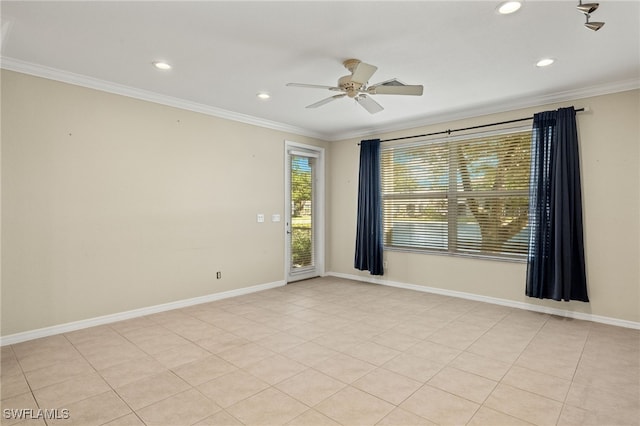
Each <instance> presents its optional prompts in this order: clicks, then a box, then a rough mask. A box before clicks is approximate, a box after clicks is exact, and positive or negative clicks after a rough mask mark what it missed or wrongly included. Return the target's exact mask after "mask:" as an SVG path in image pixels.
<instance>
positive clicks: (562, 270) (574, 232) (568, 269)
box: [526, 107, 589, 302]
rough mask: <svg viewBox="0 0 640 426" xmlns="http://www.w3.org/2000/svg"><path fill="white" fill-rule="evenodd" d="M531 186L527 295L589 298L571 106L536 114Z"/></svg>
mask: <svg viewBox="0 0 640 426" xmlns="http://www.w3.org/2000/svg"><path fill="white" fill-rule="evenodd" d="M530 188H531V189H530V198H529V225H530V227H531V234H530V239H529V256H528V264H527V288H526V294H527V296H529V297H537V298H539V299H553V300H564V301H569V300H581V301H583V302H588V301H589V297H588V296H587V279H586V273H585V261H584V243H583V236H582V191H581V188H580V158H579V155H578V131H577V126H576V112H575V109H574V108H573V107H569V108H561V109H559V110H557V111H547V112H541V113H538V114H535V115H534V118H533V134H532V145H531V185H530Z"/></svg>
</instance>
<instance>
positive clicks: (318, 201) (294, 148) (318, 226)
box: [284, 140, 326, 281]
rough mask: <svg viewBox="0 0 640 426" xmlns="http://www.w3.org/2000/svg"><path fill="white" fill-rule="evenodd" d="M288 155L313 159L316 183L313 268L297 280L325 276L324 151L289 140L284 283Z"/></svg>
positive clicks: (288, 247)
mask: <svg viewBox="0 0 640 426" xmlns="http://www.w3.org/2000/svg"><path fill="white" fill-rule="evenodd" d="M289 155H298V156H308V157H312V158H315V159H316V161H317V164H316V168H315V170H316V182H315V193H314V196H315V203H314V214H315V217H314V220H313V226H314V230H315V234H316V236H317V237H316V239H315V244H316V246H315V250H316V256H315V263H316V265H315V268H314V269H313V273H311V274H307V275H305V274H303V273H300V276H299V277H298V279H303V278H309V277H312V276H316V274H317V275H319V276H321V277H322V276H324V274H325V270H324V268H325V208H326V205H325V176H326V174H325V173H326V171H325V149H324V148H322V147H319V146H316V145H307V144H303V143H299V142H293V141H289V140H285V141H284V167H285V173H284V203H285V205H284V212H285V222H286V223H285V229H284V230H285V243H284V277H285V281H293V280H291V279H290V278H291V274H290V270H291V265H290V264H289V259H290V258H291V255H290V250H291V243H290V240H289V235H291V234H286V232H287V231H288V229H289V226H288V225H287V223H288V222H290V221H291V217H290V216H291V193H290V192H291V190H290V188H289V179H290V176H289V173H290V171H289V166H288V162H289Z"/></svg>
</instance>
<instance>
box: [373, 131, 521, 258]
mask: <svg viewBox="0 0 640 426" xmlns="http://www.w3.org/2000/svg"><path fill="white" fill-rule="evenodd" d="M530 150H531V131H530V130H523V129H520V130H518V131H510V132H505V131H501V132H496V133H492V134H487V133H485V134H482V135H477V134H476V135H467V136H463V137H457V138H447V139H439V140H433V141H422V142H418V143H411V144H402V145H388V146H384V147H383V148H382V151H381V180H382V208H383V216H384V243H385V248H386V249H407V250H425V251H430V252H434V251H437V252H444V253H449V254H466V255H478V256H491V257H499V258H515V259H524V258H525V257H526V253H527V244H528V237H529V233H528V226H527V216H528V210H529V174H530V165H531V152H530Z"/></svg>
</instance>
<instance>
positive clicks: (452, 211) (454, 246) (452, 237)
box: [380, 126, 532, 263]
mask: <svg viewBox="0 0 640 426" xmlns="http://www.w3.org/2000/svg"><path fill="white" fill-rule="evenodd" d="M518 133H529V134H530V135H532V129H531V127H530V126H518V127H511V128H503V129H498V130H492V131H487V132H474V133H466V134H463V135H458V136H450V135H448V136H446V137H438V138H435V139H421V140H419V141H412V142H393V143H390V144H389V145H387V146H383V147H382V148H381V156H383V155H384V153H385V151H389V150H393V149H395V148H412V147H420V146H426V145H430V144H438V143H439V144H443V143H444V144H446V145H447V148H448V151H449V155H448V160H447V166H448V169H447V174H448V187H447V189H446V190H444V191H431V192H420V193H407V192H405V193H393V194H390V193H387V194H385V192H384V189H383V190H382V194H381V203H382V205H381V209H382V216H383V226H386V224H387V220H386V217H385V210H386V208H385V201H386V200H388V199H396V200H397V199H416V200H445V201H446V202H447V221H446V228H447V243H446V248H445V249H438V248H435V247H423V248H420V247H412V246H394V245H390V244H388V238H387V235H386V233H385V236H384V238H383V244H384V250H385V251H397V252H409V253H420V254H429V255H441V256H454V257H465V258H477V259H488V260H497V261H504V262H516V263H526V261H527V255H526V253H523V254H516V253H511V254H510V253H502V254H498V253H487V252H485V253H482V252H469V251H460V248H459V247H458V241H457V237H458V232H457V231H458V224H459V216H458V202H459V201H458V200H459V199H464V198H467V197H465V196H464V191H462V192H461V191H458V177H457V175H458V166H457V160H456V158H455V155H452V152H453V150H454V149H455V146H456V144H459V143H463V142H464V141H471V140H474V139H481V138H488V137H493V136H498V137H499V136H508V135H513V134H518ZM530 142H531V139H529V143H530ZM380 163H381V165H380V168H381V169H380V179H381V182H384V161H381V162H380ZM382 187H383V188H384V185H382ZM529 190H530V182H529V184H528V185H527V188H526V189H521V190H502V191H498V190H483V191H473V192H474V193H475V194H476V195H474V197H475V198H491V197H494V198H495V197H496V196H501V197H502V196H507V197H509V196H512V197H515V196H520V197H522V196H526V198H527V199H528V198H529V196H530V192H529ZM452 201H453V202H452ZM451 218H454V220H451ZM528 228H529V224H528V223H527V224H526V225H525V227H524V228H523V229H526V230H527V235H528V232H529V231H528ZM527 240H528V238H527Z"/></svg>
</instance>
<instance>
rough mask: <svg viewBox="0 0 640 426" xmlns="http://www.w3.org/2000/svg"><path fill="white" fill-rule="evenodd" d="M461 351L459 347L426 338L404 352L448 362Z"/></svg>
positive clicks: (441, 362)
mask: <svg viewBox="0 0 640 426" xmlns="http://www.w3.org/2000/svg"><path fill="white" fill-rule="evenodd" d="M461 352H462V351H461V350H460V349H455V348H451V347H449V346H444V345H441V344H439V343H434V342H430V341H428V340H427V341H424V342H420V343H417V344H415V345H413V346H411V347H410V348H409V349H407V350H406V351H405V353H406V354H409V355H414V356H417V357H420V358H426V359H428V360H431V361H434V362H437V363H439V364H448V363H450V362H451V361H453V360H454V359H455V358H456V357H457V356H458V355H460V353H461Z"/></svg>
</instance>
